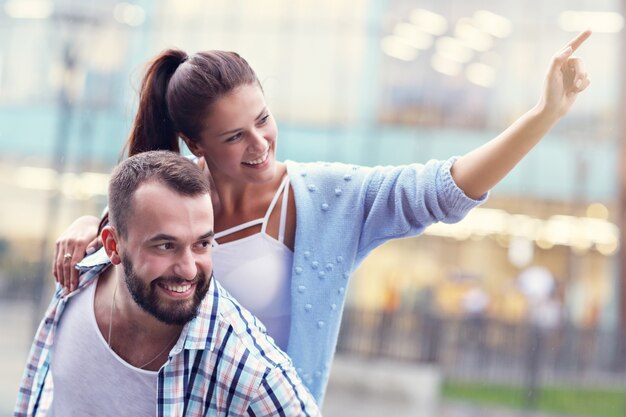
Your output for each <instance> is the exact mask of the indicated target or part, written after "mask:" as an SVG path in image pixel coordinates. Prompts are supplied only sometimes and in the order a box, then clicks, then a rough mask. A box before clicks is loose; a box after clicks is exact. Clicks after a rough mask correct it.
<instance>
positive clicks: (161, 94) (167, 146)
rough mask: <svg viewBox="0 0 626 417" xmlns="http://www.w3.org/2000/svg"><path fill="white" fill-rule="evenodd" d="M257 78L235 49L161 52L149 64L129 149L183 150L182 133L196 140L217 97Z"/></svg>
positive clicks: (132, 152)
mask: <svg viewBox="0 0 626 417" xmlns="http://www.w3.org/2000/svg"><path fill="white" fill-rule="evenodd" d="M253 83H256V84H257V85H259V87H260V83H259V80H258V78H257V76H256V74H255V73H254V70H253V69H252V68H251V67H250V65H249V64H248V62H246V60H245V59H243V58H242V57H241V56H239V55H238V54H237V53H235V52H227V51H206V52H199V53H197V54H194V55H192V56H187V54H186V53H185V52H183V51H181V50H178V49H167V50H165V51H163V52H161V53H160V54H159V55H158V56H157V57H156V58H154V60H152V61H151V62H150V63H149V64H148V70H147V71H146V74H145V76H144V78H143V81H142V83H141V91H140V92H139V109H138V110H137V115H136V116H135V122H134V124H133V127H132V131H131V133H130V136H129V138H128V141H127V143H126V146H125V148H128V155H129V156H132V155H135V154H138V153H140V152H145V151H151V150H168V151H175V152H179V151H180V149H179V146H178V139H179V135H184V136H185V137H186V138H187V139H189V140H191V141H194V140H198V139H199V136H200V133H201V132H202V130H203V128H204V125H203V122H204V118H205V116H206V114H207V112H208V111H209V109H210V107H211V105H213V104H214V103H215V102H216V101H217V100H218V99H219V98H221V97H223V96H224V95H226V94H228V93H229V92H231V91H232V90H233V89H235V88H237V87H239V86H241V85H245V84H253Z"/></svg>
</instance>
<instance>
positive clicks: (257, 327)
mask: <svg viewBox="0 0 626 417" xmlns="http://www.w3.org/2000/svg"><path fill="white" fill-rule="evenodd" d="M218 287H219V288H218V291H219V309H218V311H219V313H218V317H217V323H216V325H217V332H216V334H215V339H216V340H215V342H216V344H217V345H223V346H229V347H230V348H232V349H233V350H235V351H241V352H244V354H245V356H246V357H247V360H248V361H250V365H251V366H256V367H264V368H266V369H273V368H276V367H279V366H285V365H291V359H290V358H289V357H288V356H287V354H285V353H284V352H283V351H282V350H280V348H279V347H278V346H276V344H275V343H274V340H273V339H272V338H271V337H270V336H268V334H267V332H266V329H265V326H264V325H263V323H261V321H260V320H259V319H258V318H256V317H255V316H254V315H253V314H252V313H250V311H248V310H247V309H246V308H244V307H243V306H241V304H239V303H238V302H237V300H235V299H234V298H233V297H232V296H231V295H230V294H229V293H228V292H227V291H226V290H225V289H224V288H223V287H221V286H219V284H218ZM253 364H254V365H253Z"/></svg>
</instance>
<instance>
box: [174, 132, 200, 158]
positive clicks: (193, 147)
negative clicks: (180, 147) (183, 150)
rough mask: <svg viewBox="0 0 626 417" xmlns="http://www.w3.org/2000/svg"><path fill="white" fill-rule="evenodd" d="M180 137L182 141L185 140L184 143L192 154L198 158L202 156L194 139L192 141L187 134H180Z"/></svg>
mask: <svg viewBox="0 0 626 417" xmlns="http://www.w3.org/2000/svg"><path fill="white" fill-rule="evenodd" d="M180 137H181V139H182V140H183V142H185V145H187V148H189V150H190V151H191V153H192V154H194V155H195V156H196V157H198V158H202V157H203V156H204V153H203V152H202V149H200V147H199V146H198V143H197V142H196V141H193V140H191V139H189V138H188V137H187V136H185V135H182V134H180Z"/></svg>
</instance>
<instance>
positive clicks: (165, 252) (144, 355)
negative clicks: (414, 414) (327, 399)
mask: <svg viewBox="0 0 626 417" xmlns="http://www.w3.org/2000/svg"><path fill="white" fill-rule="evenodd" d="M109 219H110V225H108V226H106V227H105V228H104V229H103V230H102V234H101V236H102V240H103V244H104V248H105V251H106V254H107V259H105V260H104V262H95V263H96V265H93V263H94V262H92V264H91V265H82V268H83V269H84V272H83V273H82V275H81V278H80V283H79V287H78V288H77V290H76V291H74V292H72V293H70V294H68V295H63V292H62V290H61V289H59V290H58V291H57V293H56V294H55V297H54V299H53V302H52V304H51V306H50V307H49V309H48V311H47V313H46V316H45V317H44V320H43V321H42V323H41V325H40V328H39V330H38V334H37V336H36V338H35V341H34V343H33V346H32V348H31V353H30V358H29V361H28V364H27V368H26V371H25V374H24V377H23V380H22V384H21V386H20V390H19V395H18V402H17V406H16V410H15V416H56V417H65V416H70V415H72V416H81V417H82V416H133V417H135V416H155V415H157V416H222V415H224V416H225V415H229V416H241V415H250V416H274V415H281V416H294V415H297V416H300V415H319V410H318V408H317V406H316V404H315V401H314V400H313V397H312V396H311V395H310V393H309V392H308V391H307V389H306V388H305V387H304V385H303V384H302V382H301V381H300V379H299V377H298V376H297V374H296V371H295V369H294V368H293V365H292V362H291V360H290V359H289V358H288V357H287V356H286V355H285V354H284V353H283V352H282V351H280V350H279V349H278V348H277V347H276V346H275V345H274V343H273V341H272V340H271V339H270V338H268V337H267V336H266V335H265V334H264V332H263V331H262V330H261V329H260V328H259V326H258V325H257V321H256V319H255V318H254V317H253V316H252V315H251V314H250V313H249V312H247V311H246V310H244V309H243V308H242V307H241V306H240V305H239V304H238V303H237V302H236V301H235V300H233V299H232V298H231V297H230V296H229V295H228V294H227V293H226V292H225V291H224V289H222V288H221V287H220V285H219V284H218V283H217V282H215V280H213V279H212V260H211V239H212V237H213V212H212V207H211V200H210V188H209V183H208V180H207V179H206V176H205V175H203V174H202V173H201V171H200V170H199V169H197V167H196V166H194V164H193V163H192V162H190V161H189V160H187V159H186V158H184V157H181V156H180V155H177V154H175V153H172V152H165V151H155V152H146V153H142V154H139V155H135V156H133V157H131V158H129V159H128V160H126V161H124V162H122V163H121V164H120V165H119V166H118V167H117V168H116V169H115V170H114V172H113V174H112V177H111V180H110V183H109ZM109 265H111V267H109Z"/></svg>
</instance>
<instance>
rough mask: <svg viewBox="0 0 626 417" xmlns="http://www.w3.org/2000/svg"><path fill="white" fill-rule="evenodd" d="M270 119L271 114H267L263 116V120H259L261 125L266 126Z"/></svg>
mask: <svg viewBox="0 0 626 417" xmlns="http://www.w3.org/2000/svg"><path fill="white" fill-rule="evenodd" d="M269 118H270V115H269V114H266V115H265V116H263V117H262V118H261V120H259V124H261V125H264V124H265V123H267V120H268V119H269Z"/></svg>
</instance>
